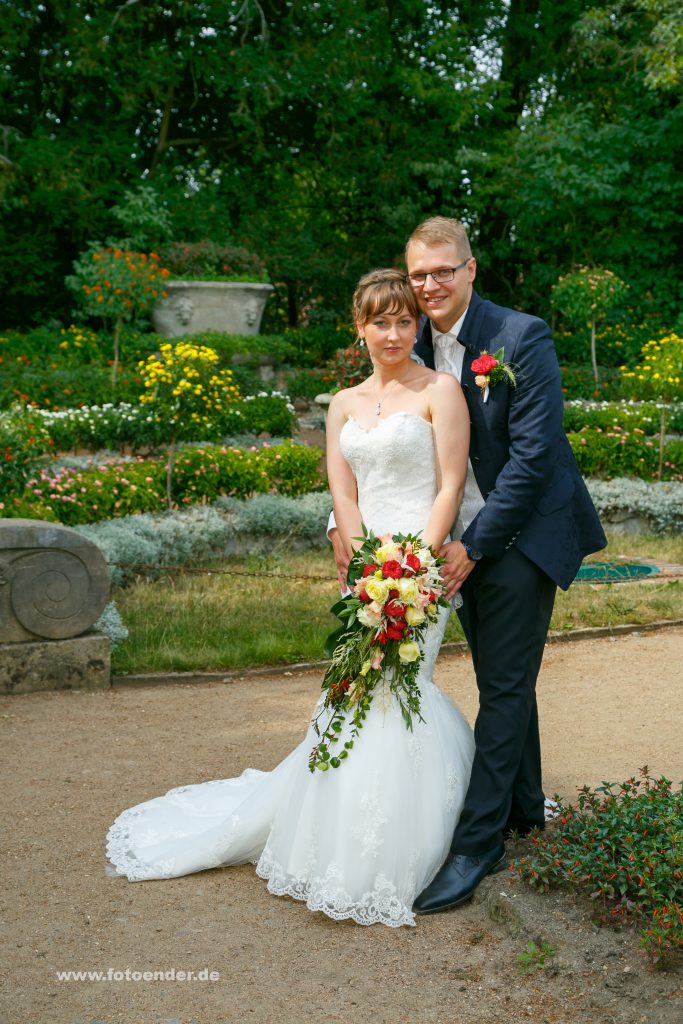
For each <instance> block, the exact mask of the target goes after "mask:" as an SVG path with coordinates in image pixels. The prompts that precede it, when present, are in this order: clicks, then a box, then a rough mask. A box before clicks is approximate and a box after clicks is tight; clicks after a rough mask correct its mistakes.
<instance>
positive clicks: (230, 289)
mask: <svg viewBox="0 0 683 1024" xmlns="http://www.w3.org/2000/svg"><path fill="white" fill-rule="evenodd" d="M165 288H166V291H167V292H168V298H166V299H164V300H163V302H161V303H160V304H159V305H158V306H156V307H155V308H154V309H153V310H152V324H153V325H154V330H155V331H156V332H157V334H163V335H164V337H166V338H182V337H184V336H185V335H186V334H196V333H198V332H199V331H222V332H224V333H227V334H258V332H259V327H260V326H261V318H262V316H263V310H264V309H265V305H266V301H267V299H268V296H269V295H270V293H271V292H272V290H273V286H272V284H260V283H258V282H255V281H167V282H166V284H165Z"/></svg>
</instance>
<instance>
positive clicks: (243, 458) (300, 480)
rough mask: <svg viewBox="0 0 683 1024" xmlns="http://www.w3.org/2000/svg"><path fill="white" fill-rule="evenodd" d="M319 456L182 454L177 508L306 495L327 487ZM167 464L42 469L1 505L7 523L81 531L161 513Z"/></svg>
mask: <svg viewBox="0 0 683 1024" xmlns="http://www.w3.org/2000/svg"><path fill="white" fill-rule="evenodd" d="M321 455H322V453H321V451H320V449H318V448H308V447H305V446H303V445H297V444H294V443H293V442H287V443H285V444H281V445H276V446H273V447H266V446H264V447H262V448H260V449H256V448H254V449H250V450H246V451H245V450H244V449H242V448H228V447H226V446H222V447H218V446H207V447H204V448H192V447H187V448H182V449H181V450H180V451H179V452H178V453H177V455H176V459H175V475H174V491H173V496H174V500H175V501H176V503H177V504H179V505H189V504H195V503H198V502H206V501H213V500H214V499H215V498H217V497H218V496H219V495H232V496H236V497H246V496H248V495H251V494H257V493H259V492H260V493H267V492H270V493H277V494H288V495H295V494H303V493H305V492H307V491H314V490H317V489H319V488H320V487H321V486H322V478H321V475H320V471H319V468H318V467H319V462H320V457H321ZM165 478H166V461H165V460H159V459H136V460H131V461H128V462H120V461H119V460H114V459H112V460H110V461H108V462H104V463H101V464H100V465H99V466H98V467H97V468H93V469H85V470H73V469H69V468H64V469H61V470H57V471H52V472H51V471H50V470H48V469H45V470H43V471H42V472H41V474H40V475H39V476H38V477H36V478H35V479H33V480H32V481H29V484H28V486H27V488H26V491H25V492H24V495H23V497H22V498H14V499H7V500H6V501H5V502H0V508H1V509H2V514H3V515H4V516H14V517H26V518H39V519H48V520H53V521H57V522H61V523H64V524H65V525H67V526H76V525H78V524H80V523H93V522H97V521H98V520H100V519H107V518H111V517H117V516H124V515H131V514H136V513H141V512H156V511H160V510H161V509H163V507H164V504H165Z"/></svg>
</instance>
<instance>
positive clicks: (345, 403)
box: [327, 381, 368, 422]
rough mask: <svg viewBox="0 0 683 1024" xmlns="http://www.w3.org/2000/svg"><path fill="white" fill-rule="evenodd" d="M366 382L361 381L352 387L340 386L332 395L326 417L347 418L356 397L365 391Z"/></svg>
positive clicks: (366, 388)
mask: <svg viewBox="0 0 683 1024" xmlns="http://www.w3.org/2000/svg"><path fill="white" fill-rule="evenodd" d="M367 390H368V387H367V382H366V381H361V383H360V384H356V385H355V386H354V387H352V388H342V390H341V391H337V392H336V394H334V395H333V396H332V401H331V402H330V405H329V409H328V413H327V415H328V417H329V416H332V417H333V418H334V419H335V420H341V421H342V422H343V420H345V419H347V417H348V416H349V415H351V414H352V412H353V409H354V406H355V404H356V402H357V401H358V397H359V396H362V395H363V393H364V391H367Z"/></svg>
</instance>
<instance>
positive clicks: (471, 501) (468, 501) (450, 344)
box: [432, 310, 484, 537]
mask: <svg viewBox="0 0 683 1024" xmlns="http://www.w3.org/2000/svg"><path fill="white" fill-rule="evenodd" d="M466 316H467V310H465V312H464V313H463V315H462V316H461V317H460V319H459V320H457V321H456V323H454V324H453V326H452V327H451V329H450V331H445V332H442V331H438V330H437V329H436V327H435V326H434V324H432V343H433V345H434V369H435V370H440V371H441V372H442V373H451V374H453V376H454V377H455V379H456V380H457V381H458V383H460V378H461V377H462V364H463V362H464V360H465V351H466V350H465V346H464V345H461V344H460V342H459V341H458V334H459V332H460V329H461V328H462V325H463V322H464V320H465V317H466ZM483 507H484V499H483V498H482V495H481V491H480V490H479V485H478V484H477V480H476V477H475V475H474V470H473V469H472V461H471V460H470V459H468V460H467V477H466V478H465V493H464V494H463V498H462V504H461V505H460V510H459V512H458V518H457V519H456V521H455V525H454V526H453V536H454V537H462V535H463V533H464V532H465V530H466V529H467V527H468V526H469V525H470V523H471V522H472V520H473V519H474V517H475V516H476V515H477V513H478V512H479V511H480V510H481V509H482V508H483Z"/></svg>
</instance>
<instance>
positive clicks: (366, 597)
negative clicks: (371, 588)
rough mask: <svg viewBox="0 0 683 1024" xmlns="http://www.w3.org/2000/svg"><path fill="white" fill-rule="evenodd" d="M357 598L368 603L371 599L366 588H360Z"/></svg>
mask: <svg viewBox="0 0 683 1024" xmlns="http://www.w3.org/2000/svg"><path fill="white" fill-rule="evenodd" d="M358 600H359V601H362V602H363V604H369V603H370V601H372V598H371V597H370V595H369V594H368V592H367V590H361V592H360V594H359V595H358Z"/></svg>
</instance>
